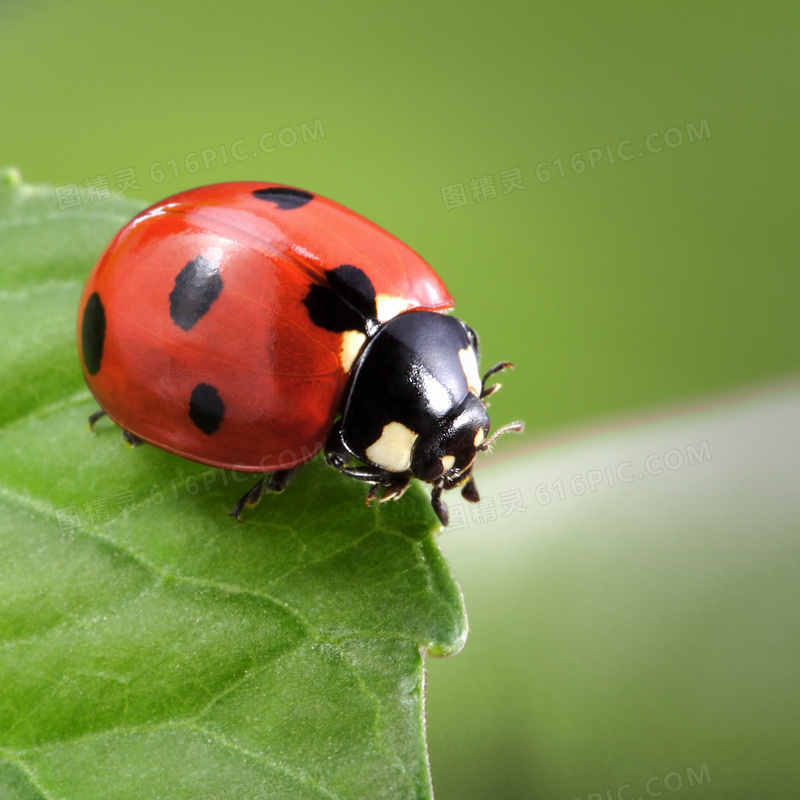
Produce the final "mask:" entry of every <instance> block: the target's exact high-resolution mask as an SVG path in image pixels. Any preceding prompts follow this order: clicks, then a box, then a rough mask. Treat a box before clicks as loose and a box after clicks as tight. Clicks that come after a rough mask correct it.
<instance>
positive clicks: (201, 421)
mask: <svg viewBox="0 0 800 800" xmlns="http://www.w3.org/2000/svg"><path fill="white" fill-rule="evenodd" d="M224 417H225V403H223V402H222V398H221V397H220V396H219V392H218V391H217V390H216V389H215V388H214V387H213V386H211V384H208V383H198V384H197V386H195V387H194V389H192V396H191V399H190V400H189V419H191V421H192V422H193V423H194V425H195V426H196V427H197V428H199V429H200V430H201V431H202V432H203V433H205V434H208V435H209V436H211V434H212V433H216V431H217V428H219V425H220V423H221V422H222V420H223V418H224Z"/></svg>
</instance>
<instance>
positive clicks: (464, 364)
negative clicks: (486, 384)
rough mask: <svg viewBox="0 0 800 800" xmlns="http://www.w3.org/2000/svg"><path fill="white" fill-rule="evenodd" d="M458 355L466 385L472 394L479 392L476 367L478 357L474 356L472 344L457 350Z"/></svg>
mask: <svg viewBox="0 0 800 800" xmlns="http://www.w3.org/2000/svg"><path fill="white" fill-rule="evenodd" d="M458 357H459V358H460V359H461V368H462V369H463V370H464V375H465V376H466V378H467V386H468V387H469V390H470V391H471V392H472V394H476V395H478V397H480V394H481V373H480V370H479V369H478V359H477V357H476V356H475V350H473V348H472V345H470V346H469V347H465V348H464V349H463V350H459V351H458Z"/></svg>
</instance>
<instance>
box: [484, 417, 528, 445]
mask: <svg viewBox="0 0 800 800" xmlns="http://www.w3.org/2000/svg"><path fill="white" fill-rule="evenodd" d="M524 430H525V423H524V422H519V421H518V422H510V423H509V424H508V425H503V427H502V428H498V429H497V430H496V431H495V432H494V433H493V434H492V435H491V436H490V437H489V438H488V439H487V440H486V441H485V442H483V443H482V444H481V445H480V447H478V450H480V451H482V452H485V451H486V450H488V449H489V448H490V447H491V446H492V445H493V444H494V440H495V439H496V438H497V437H498V436H502V435H503V434H504V433H511V432H512V431H513V432H514V433H522V431H524Z"/></svg>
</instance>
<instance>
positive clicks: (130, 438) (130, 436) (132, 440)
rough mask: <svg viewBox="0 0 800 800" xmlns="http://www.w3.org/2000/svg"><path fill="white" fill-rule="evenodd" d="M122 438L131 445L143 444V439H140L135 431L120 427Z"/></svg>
mask: <svg viewBox="0 0 800 800" xmlns="http://www.w3.org/2000/svg"><path fill="white" fill-rule="evenodd" d="M122 438H123V439H124V440H125V441H126V442H127V443H128V444H129V445H130V446H131V447H138V446H139V445H140V444H144V439H140V438H139V437H138V436H137V435H136V434H135V433H131V432H130V431H126V430H125V429H124V428H123V429H122Z"/></svg>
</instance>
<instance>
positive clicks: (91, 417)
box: [89, 408, 106, 432]
mask: <svg viewBox="0 0 800 800" xmlns="http://www.w3.org/2000/svg"><path fill="white" fill-rule="evenodd" d="M104 416H106V412H105V411H103V409H102V408H99V409H98V410H97V411H95V412H94V414H89V428H90V429H91V430H92V431H93V432H94V424H95V422H97V420H99V419H100V418H102V417H104Z"/></svg>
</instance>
